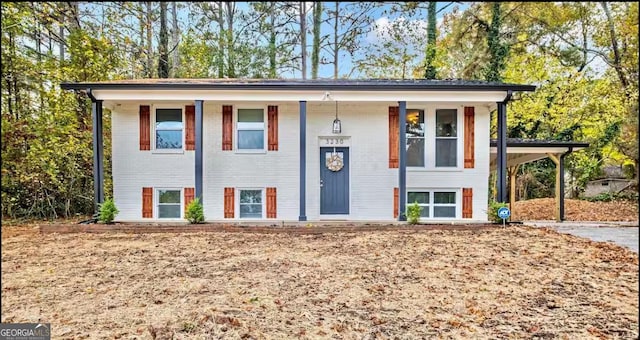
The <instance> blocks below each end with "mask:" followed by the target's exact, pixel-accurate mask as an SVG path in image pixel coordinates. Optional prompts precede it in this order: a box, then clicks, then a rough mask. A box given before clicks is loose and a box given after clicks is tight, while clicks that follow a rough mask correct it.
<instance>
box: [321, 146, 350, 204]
mask: <svg viewBox="0 0 640 340" xmlns="http://www.w3.org/2000/svg"><path fill="white" fill-rule="evenodd" d="M331 161H333V163H332V164H330V163H331ZM340 161H342V162H340ZM340 163H341V165H342V167H340ZM320 214H321V215H347V214H349V148H320Z"/></svg>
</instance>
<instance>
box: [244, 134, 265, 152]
mask: <svg viewBox="0 0 640 340" xmlns="http://www.w3.org/2000/svg"><path fill="white" fill-rule="evenodd" d="M238 149H264V130H238Z"/></svg>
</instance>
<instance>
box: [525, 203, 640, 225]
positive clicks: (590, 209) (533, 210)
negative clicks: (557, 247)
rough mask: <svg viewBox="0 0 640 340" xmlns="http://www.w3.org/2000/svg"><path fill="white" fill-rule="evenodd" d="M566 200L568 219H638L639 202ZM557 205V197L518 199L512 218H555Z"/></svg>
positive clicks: (625, 220) (629, 220) (527, 219)
mask: <svg viewBox="0 0 640 340" xmlns="http://www.w3.org/2000/svg"><path fill="white" fill-rule="evenodd" d="M564 202H565V203H564V204H565V218H566V220H567V221H623V222H633V221H638V203H637V202H630V201H615V202H589V201H585V200H577V199H565V200H564ZM555 206H556V203H555V198H536V199H530V200H525V201H517V202H516V203H515V209H513V217H512V219H513V220H517V221H531V220H554V219H555V215H554V213H555ZM614 212H615V213H614Z"/></svg>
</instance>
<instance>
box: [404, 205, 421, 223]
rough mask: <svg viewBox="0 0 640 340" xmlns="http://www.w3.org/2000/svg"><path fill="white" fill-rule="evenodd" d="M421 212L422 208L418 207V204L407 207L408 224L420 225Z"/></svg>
mask: <svg viewBox="0 0 640 340" xmlns="http://www.w3.org/2000/svg"><path fill="white" fill-rule="evenodd" d="M421 211H422V207H421V206H419V205H418V202H413V204H409V206H408V207H407V222H409V224H418V220H420V212H421Z"/></svg>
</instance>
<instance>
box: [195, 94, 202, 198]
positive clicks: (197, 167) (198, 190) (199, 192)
mask: <svg viewBox="0 0 640 340" xmlns="http://www.w3.org/2000/svg"><path fill="white" fill-rule="evenodd" d="M202 103H203V101H202V100H196V150H195V151H196V152H195V153H196V155H195V156H196V160H195V163H196V164H195V172H196V173H195V177H196V181H195V182H196V188H195V190H196V192H195V194H196V197H197V198H198V199H199V200H200V204H203V202H202Z"/></svg>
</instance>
